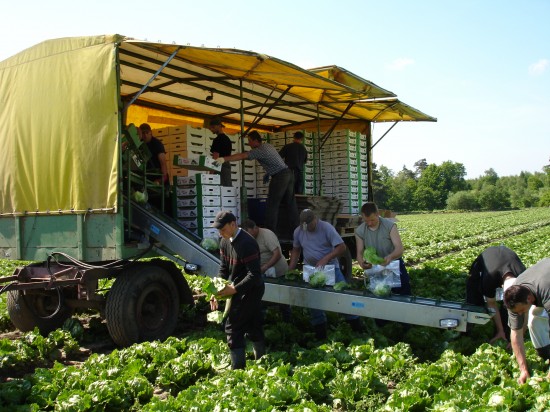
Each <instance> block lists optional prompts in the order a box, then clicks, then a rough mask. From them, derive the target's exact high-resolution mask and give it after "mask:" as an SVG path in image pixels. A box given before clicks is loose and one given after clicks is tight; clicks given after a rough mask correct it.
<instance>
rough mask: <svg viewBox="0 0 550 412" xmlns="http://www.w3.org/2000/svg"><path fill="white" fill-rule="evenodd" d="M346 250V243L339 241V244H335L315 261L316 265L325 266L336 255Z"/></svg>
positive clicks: (340, 254)
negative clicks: (328, 251)
mask: <svg viewBox="0 0 550 412" xmlns="http://www.w3.org/2000/svg"><path fill="white" fill-rule="evenodd" d="M345 251H346V244H345V243H340V244H339V245H337V246H335V247H334V249H332V251H331V252H330V253H328V254H326V255H325V256H323V257H322V258H321V259H319V261H318V262H317V266H318V267H320V266H325V265H326V264H328V262H330V261H331V260H332V259H334V258H337V257H338V256H342V255H343V254H344V252H345Z"/></svg>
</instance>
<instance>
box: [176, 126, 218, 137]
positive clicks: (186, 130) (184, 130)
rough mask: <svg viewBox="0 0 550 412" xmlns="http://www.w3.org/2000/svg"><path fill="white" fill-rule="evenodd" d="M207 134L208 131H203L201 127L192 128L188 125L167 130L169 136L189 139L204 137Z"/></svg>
mask: <svg viewBox="0 0 550 412" xmlns="http://www.w3.org/2000/svg"><path fill="white" fill-rule="evenodd" d="M208 133H210V131H209V130H207V129H203V128H202V127H193V126H191V125H189V124H185V125H183V126H172V127H170V128H169V134H171V135H175V134H183V135H185V136H187V137H190V136H200V137H204V136H206V134H208Z"/></svg>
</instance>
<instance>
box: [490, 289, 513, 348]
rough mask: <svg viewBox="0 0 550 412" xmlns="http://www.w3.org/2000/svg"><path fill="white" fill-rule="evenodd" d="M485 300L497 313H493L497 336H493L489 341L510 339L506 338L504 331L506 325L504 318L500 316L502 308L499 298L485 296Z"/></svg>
mask: <svg viewBox="0 0 550 412" xmlns="http://www.w3.org/2000/svg"><path fill="white" fill-rule="evenodd" d="M485 300H486V301H487V306H488V307H489V308H491V309H493V310H494V311H495V312H494V313H495V314H494V315H493V322H494V323H495V329H496V332H495V336H493V337H492V339H491V340H490V341H489V343H493V342H495V341H497V340H499V339H504V340H505V341H508V339H506V333H504V326H503V325H502V318H501V317H500V310H499V307H498V303H497V300H496V299H495V298H488V297H487V296H485Z"/></svg>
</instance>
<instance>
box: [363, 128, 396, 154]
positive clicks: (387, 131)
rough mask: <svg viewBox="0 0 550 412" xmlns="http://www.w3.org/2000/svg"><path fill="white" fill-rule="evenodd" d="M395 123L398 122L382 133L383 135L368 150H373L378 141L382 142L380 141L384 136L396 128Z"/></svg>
mask: <svg viewBox="0 0 550 412" xmlns="http://www.w3.org/2000/svg"><path fill="white" fill-rule="evenodd" d="M397 123H398V122H394V123H393V124H392V126H391V127H390V128H389V129H388V130H386V133H384V134H383V135H382V136H381V137H380V139H378V140H377V141H376V142H375V143H374V144H373V145H372V147H371V148H370V150H372V149H374V146H376V145H377V144H378V142H379V141H380V140H382V139H383V138H384V136H386V135H387V134H388V133H389V132H390V131H391V129H393V128H394V127H395V126H397Z"/></svg>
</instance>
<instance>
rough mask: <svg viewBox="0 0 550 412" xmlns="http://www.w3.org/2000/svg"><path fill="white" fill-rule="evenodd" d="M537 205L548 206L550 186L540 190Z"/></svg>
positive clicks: (549, 205)
mask: <svg viewBox="0 0 550 412" xmlns="http://www.w3.org/2000/svg"><path fill="white" fill-rule="evenodd" d="M538 206H543V207H550V188H544V189H543V190H541V194H540V197H539V202H538Z"/></svg>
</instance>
